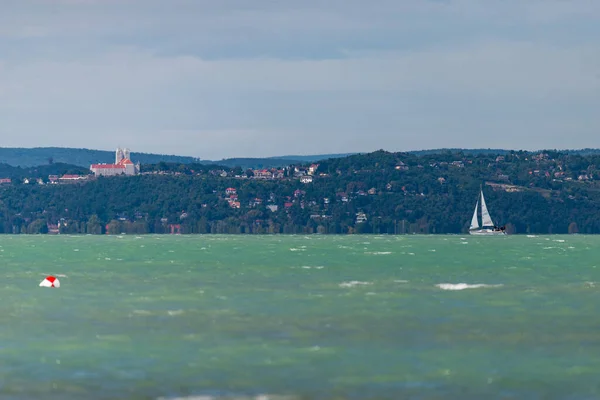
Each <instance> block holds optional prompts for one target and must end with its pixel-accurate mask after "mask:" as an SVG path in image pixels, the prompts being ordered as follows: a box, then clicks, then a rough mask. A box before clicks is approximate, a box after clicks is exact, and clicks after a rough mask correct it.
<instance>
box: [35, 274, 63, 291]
mask: <svg viewBox="0 0 600 400" xmlns="http://www.w3.org/2000/svg"><path fill="white" fill-rule="evenodd" d="M40 287H53V288H59V287H60V281H59V280H58V279H56V278H55V277H54V276H52V275H48V276H47V277H46V279H44V280H43V281H41V282H40Z"/></svg>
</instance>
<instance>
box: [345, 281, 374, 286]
mask: <svg viewBox="0 0 600 400" xmlns="http://www.w3.org/2000/svg"><path fill="white" fill-rule="evenodd" d="M372 284H373V283H372V282H361V281H350V282H342V283H340V287H355V286H359V285H372Z"/></svg>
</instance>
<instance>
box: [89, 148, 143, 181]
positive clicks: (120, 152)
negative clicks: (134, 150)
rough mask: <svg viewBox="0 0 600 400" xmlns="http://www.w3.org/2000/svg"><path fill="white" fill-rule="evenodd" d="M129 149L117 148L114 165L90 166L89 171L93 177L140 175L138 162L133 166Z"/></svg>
mask: <svg viewBox="0 0 600 400" xmlns="http://www.w3.org/2000/svg"><path fill="white" fill-rule="evenodd" d="M129 154H130V153H129V149H122V148H120V147H119V148H117V151H116V153H115V163H114V164H92V165H91V166H90V171H92V172H93V174H94V175H95V176H116V175H137V174H139V173H140V163H139V161H138V162H137V163H136V164H134V163H133V162H132V161H131V158H130V155H129Z"/></svg>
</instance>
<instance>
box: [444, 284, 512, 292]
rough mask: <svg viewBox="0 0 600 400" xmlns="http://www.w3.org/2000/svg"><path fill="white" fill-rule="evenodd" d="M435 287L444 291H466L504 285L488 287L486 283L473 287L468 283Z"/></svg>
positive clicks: (489, 286)
mask: <svg viewBox="0 0 600 400" xmlns="http://www.w3.org/2000/svg"><path fill="white" fill-rule="evenodd" d="M435 286H437V287H439V288H440V289H442V290H465V289H479V288H492V287H500V286H502V285H488V284H485V283H476V284H473V285H469V284H468V283H438V284H437V285H435Z"/></svg>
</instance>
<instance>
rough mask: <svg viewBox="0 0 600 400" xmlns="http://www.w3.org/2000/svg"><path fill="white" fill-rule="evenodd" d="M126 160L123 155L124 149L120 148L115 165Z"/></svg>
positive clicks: (116, 154)
mask: <svg viewBox="0 0 600 400" xmlns="http://www.w3.org/2000/svg"><path fill="white" fill-rule="evenodd" d="M124 158H125V154H124V153H123V149H121V148H120V147H118V148H117V151H116V153H115V164H118V163H120V162H121V160H123V159H124Z"/></svg>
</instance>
